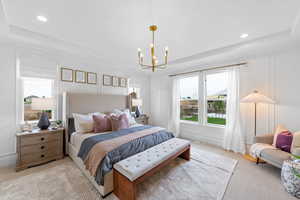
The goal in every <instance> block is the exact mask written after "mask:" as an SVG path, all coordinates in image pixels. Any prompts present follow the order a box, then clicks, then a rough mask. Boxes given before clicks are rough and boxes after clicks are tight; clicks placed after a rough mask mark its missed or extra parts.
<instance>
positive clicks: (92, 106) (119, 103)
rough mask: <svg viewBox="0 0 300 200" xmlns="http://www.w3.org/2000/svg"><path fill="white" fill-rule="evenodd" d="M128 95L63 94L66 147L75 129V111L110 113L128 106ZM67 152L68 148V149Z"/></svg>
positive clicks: (82, 112)
mask: <svg viewBox="0 0 300 200" xmlns="http://www.w3.org/2000/svg"><path fill="white" fill-rule="evenodd" d="M127 99H128V97H127V96H126V95H99V94H87V93H64V94H63V113H62V114H63V122H64V124H65V127H66V147H67V146H68V144H67V143H68V142H69V138H70V135H71V134H72V133H73V132H74V131H75V129H74V119H73V116H72V114H73V113H81V114H87V113H92V112H102V113H108V112H111V111H112V110H113V109H116V108H119V109H124V108H128V102H127ZM66 152H67V149H66Z"/></svg>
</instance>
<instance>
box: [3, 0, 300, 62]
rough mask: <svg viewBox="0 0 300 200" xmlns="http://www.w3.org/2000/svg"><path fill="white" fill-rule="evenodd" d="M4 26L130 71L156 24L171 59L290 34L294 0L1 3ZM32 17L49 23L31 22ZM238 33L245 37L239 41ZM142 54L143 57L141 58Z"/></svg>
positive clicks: (17, 0) (296, 2)
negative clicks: (86, 51)
mask: <svg viewBox="0 0 300 200" xmlns="http://www.w3.org/2000/svg"><path fill="white" fill-rule="evenodd" d="M2 3H3V7H4V12H5V17H6V23H7V24H8V25H10V26H13V27H18V28H22V29H24V30H28V31H30V32H33V33H38V34H42V35H45V36H47V37H49V38H55V39H59V40H62V41H64V42H66V43H69V44H72V45H78V46H81V47H84V48H87V49H90V50H92V51H93V52H95V53H96V54H97V56H98V57H99V58H101V59H102V60H103V63H109V64H110V65H114V66H120V67H121V66H124V67H135V66H136V62H137V48H138V47H140V48H142V49H143V50H145V49H146V48H149V44H150V40H151V35H150V32H149V30H148V26H149V25H150V24H157V25H158V32H157V34H156V38H157V45H158V51H157V57H158V58H161V56H162V49H163V48H164V47H165V46H168V47H169V55H170V61H171V62H175V61H176V60H180V59H183V58H185V57H189V56H191V55H195V54H199V53H202V52H207V51H211V50H215V49H219V48H223V47H226V46H229V45H234V44H237V43H241V42H244V41H247V40H253V39H256V38H260V37H264V36H268V35H271V34H274V33H278V32H282V31H287V30H290V29H291V27H292V25H293V23H294V21H295V19H296V17H297V14H298V12H299V9H300V1H299V0H284V1H282V0H264V1H262V0H226V1H221V0H186V1H183V0H152V1H150V0H126V1H124V0H123V1H122V0H101V1H100V0H85V1H74V0H26V1H20V0H2ZM37 15H43V16H46V17H47V18H48V22H46V23H41V22H39V21H37V20H36V16H37ZM242 33H247V34H249V37H248V38H246V39H241V38H240V35H241V34H242ZM146 55H147V54H146Z"/></svg>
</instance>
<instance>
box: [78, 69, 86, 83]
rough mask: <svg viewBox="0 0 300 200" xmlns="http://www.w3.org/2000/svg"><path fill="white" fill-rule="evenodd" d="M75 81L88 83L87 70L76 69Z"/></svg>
mask: <svg viewBox="0 0 300 200" xmlns="http://www.w3.org/2000/svg"><path fill="white" fill-rule="evenodd" d="M75 82H76V83H86V72H84V71H80V70H75Z"/></svg>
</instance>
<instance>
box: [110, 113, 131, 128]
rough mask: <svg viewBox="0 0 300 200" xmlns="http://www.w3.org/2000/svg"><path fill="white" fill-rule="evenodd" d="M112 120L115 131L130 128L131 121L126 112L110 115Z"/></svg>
mask: <svg viewBox="0 0 300 200" xmlns="http://www.w3.org/2000/svg"><path fill="white" fill-rule="evenodd" d="M110 120H111V127H112V130H113V131H118V130H121V129H125V128H129V121H128V118H127V115H126V114H122V115H119V116H116V115H112V116H111V117H110Z"/></svg>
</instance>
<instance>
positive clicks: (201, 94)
mask: <svg viewBox="0 0 300 200" xmlns="http://www.w3.org/2000/svg"><path fill="white" fill-rule="evenodd" d="M226 72H228V70H227V69H216V70H209V71H203V72H198V73H193V74H189V75H185V76H181V77H180V78H179V79H184V78H188V77H195V76H198V121H197V122H195V121H189V120H181V119H180V123H181V124H193V125H200V126H207V127H214V128H225V126H226V124H225V125H220V124H211V123H208V122H207V81H206V77H207V75H210V74H218V73H226ZM226 108H227V107H226Z"/></svg>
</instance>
